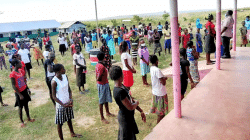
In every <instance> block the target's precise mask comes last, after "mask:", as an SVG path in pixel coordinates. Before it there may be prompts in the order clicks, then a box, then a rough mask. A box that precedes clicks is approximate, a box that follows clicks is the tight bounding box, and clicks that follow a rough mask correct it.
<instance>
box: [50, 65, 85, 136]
mask: <svg viewBox="0 0 250 140" xmlns="http://www.w3.org/2000/svg"><path fill="white" fill-rule="evenodd" d="M53 71H54V72H55V77H54V78H53V79H52V84H51V85H52V95H53V98H54V100H55V101H56V118H55V123H56V124H57V130H58V135H59V138H60V139H61V140H63V133H62V125H63V123H64V122H66V121H67V123H68V126H69V130H70V133H71V137H77V138H81V137H82V135H80V134H75V132H74V130H73V126H72V121H71V119H74V113H73V108H72V107H73V99H72V91H71V89H70V86H69V81H68V77H67V75H66V74H65V71H66V70H65V69H64V66H63V65H62V64H56V65H55V66H54V67H53Z"/></svg>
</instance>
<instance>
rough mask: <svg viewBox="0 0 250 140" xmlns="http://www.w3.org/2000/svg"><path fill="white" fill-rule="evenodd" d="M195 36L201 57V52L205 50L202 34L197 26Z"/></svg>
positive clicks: (197, 49)
mask: <svg viewBox="0 0 250 140" xmlns="http://www.w3.org/2000/svg"><path fill="white" fill-rule="evenodd" d="M195 38H196V51H197V52H198V54H199V57H200V53H202V52H203V47H202V46H203V45H202V35H201V33H200V28H197V32H196V35H195Z"/></svg>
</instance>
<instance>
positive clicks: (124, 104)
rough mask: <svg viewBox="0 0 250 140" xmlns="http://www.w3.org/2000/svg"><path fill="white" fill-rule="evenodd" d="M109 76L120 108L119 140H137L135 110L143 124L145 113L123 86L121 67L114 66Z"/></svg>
mask: <svg viewBox="0 0 250 140" xmlns="http://www.w3.org/2000/svg"><path fill="white" fill-rule="evenodd" d="M125 43H126V42H125ZM109 75H110V78H111V79H112V80H114V82H115V87H114V90H113V96H114V99H115V101H116V104H117V105H118V106H119V113H118V122H119V131H118V140H136V136H135V135H136V134H138V133H139V130H138V127H137V124H136V122H135V118H134V114H135V109H137V110H138V111H139V112H140V113H141V117H142V121H143V122H146V116H145V114H144V113H143V110H142V109H141V108H140V107H139V106H138V105H139V102H138V101H136V100H134V99H133V98H132V97H131V96H130V95H129V89H127V88H126V87H125V86H124V85H123V84H122V81H123V74H122V69H121V67H119V66H113V67H112V68H111V70H110V73H109Z"/></svg>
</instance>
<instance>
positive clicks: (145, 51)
mask: <svg viewBox="0 0 250 140" xmlns="http://www.w3.org/2000/svg"><path fill="white" fill-rule="evenodd" d="M138 54H139V57H140V58H141V57H142V56H143V58H144V59H145V60H146V61H147V62H149V61H148V59H149V52H148V48H147V47H144V48H139V50H138ZM140 63H145V62H144V61H142V59H140Z"/></svg>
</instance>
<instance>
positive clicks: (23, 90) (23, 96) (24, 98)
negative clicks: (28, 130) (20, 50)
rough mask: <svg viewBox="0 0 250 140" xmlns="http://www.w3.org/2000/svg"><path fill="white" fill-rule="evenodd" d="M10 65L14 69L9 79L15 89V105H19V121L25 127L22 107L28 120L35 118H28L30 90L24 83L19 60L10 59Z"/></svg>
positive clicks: (32, 120) (24, 77)
mask: <svg viewBox="0 0 250 140" xmlns="http://www.w3.org/2000/svg"><path fill="white" fill-rule="evenodd" d="M11 63H12V65H13V66H14V67H15V69H14V70H13V71H12V72H11V73H10V76H9V77H10V79H11V83H12V87H13V89H14V91H15V96H16V103H15V107H16V106H19V117H20V121H21V127H25V124H24V121H23V115H22V110H23V107H24V109H25V112H26V115H27V118H28V121H30V122H34V121H35V119H31V118H30V114H29V106H28V102H29V101H31V99H30V94H31V92H30V90H29V89H28V88H27V83H26V80H25V79H26V76H25V74H24V71H23V70H22V69H21V68H22V64H21V62H20V61H19V60H17V59H13V60H12V61H11Z"/></svg>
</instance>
